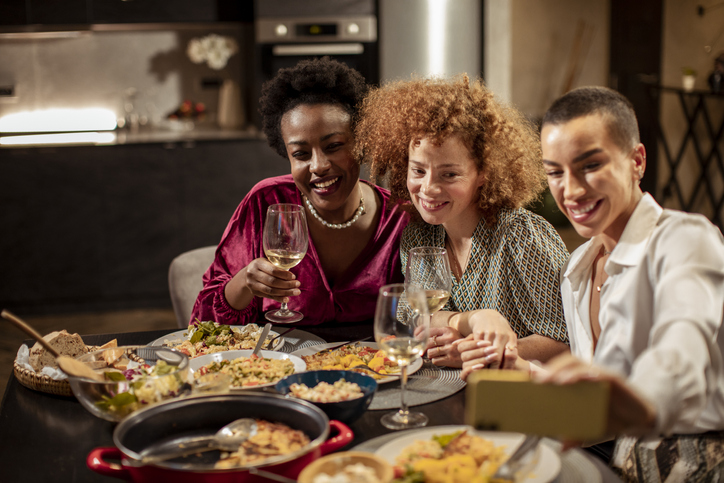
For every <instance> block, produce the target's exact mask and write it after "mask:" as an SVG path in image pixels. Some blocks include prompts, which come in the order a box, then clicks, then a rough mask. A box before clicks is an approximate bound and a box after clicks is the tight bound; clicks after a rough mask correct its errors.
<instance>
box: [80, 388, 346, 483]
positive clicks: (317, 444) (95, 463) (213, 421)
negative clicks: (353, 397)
mask: <svg viewBox="0 0 724 483" xmlns="http://www.w3.org/2000/svg"><path fill="white" fill-rule="evenodd" d="M239 418H256V419H263V420H266V421H272V422H279V423H284V424H286V425H287V426H289V427H291V428H292V429H298V430H301V431H303V432H304V433H305V434H306V435H307V436H308V437H309V439H310V443H309V444H308V445H307V446H306V447H304V448H302V449H300V450H298V451H295V452H293V453H290V454H289V455H286V456H284V457H280V458H278V459H275V460H274V461H273V462H272V463H271V464H261V465H258V466H255V468H259V469H262V470H264V471H267V472H271V473H275V474H278V475H281V476H285V477H287V478H291V479H296V478H297V475H299V473H300V472H301V471H302V469H303V468H304V467H305V466H307V465H308V464H309V463H311V462H312V461H314V460H316V459H317V458H319V457H321V456H324V455H326V454H328V453H331V452H333V451H336V450H338V449H341V448H342V447H344V446H346V445H347V444H349V443H350V442H351V441H352V438H353V436H354V435H353V434H352V430H350V429H349V428H348V427H347V426H345V425H344V424H342V423H340V422H339V421H330V420H329V419H328V418H327V416H326V414H324V412H322V411H321V410H320V409H319V408H317V407H316V406H314V405H312V404H310V403H308V402H306V401H302V400H298V399H287V398H285V397H283V396H276V395H268V394H226V395H219V396H206V397H194V398H189V399H181V400H175V401H170V402H167V403H163V404H159V405H156V406H152V407H150V408H148V409H144V410H141V411H138V412H136V413H133V414H131V415H130V416H129V417H127V418H126V419H124V420H123V421H121V422H120V423H119V424H118V426H116V429H115V430H114V432H113V442H114V443H115V445H116V447H102V448H96V449H94V450H93V451H91V452H90V453H89V454H88V457H87V459H86V462H87V464H88V467H89V468H90V469H92V470H93V471H95V472H97V473H100V474H102V475H105V476H113V477H115V478H120V479H124V480H128V481H134V482H137V483H141V482H153V483H157V482H159V481H173V482H174V483H185V482H195V483H198V482H213V483H227V482H228V483H231V482H234V483H239V482H243V483H246V482H256V481H259V482H263V481H268V479H266V478H263V477H261V476H257V475H254V474H251V473H250V472H249V469H250V468H251V467H250V466H240V467H236V468H230V469H223V470H220V469H215V468H214V462H215V460H218V457H219V452H218V451H209V452H206V453H202V454H200V455H196V456H192V457H187V458H183V460H169V461H165V462H162V463H156V464H143V463H141V452H143V451H147V450H149V449H153V448H158V447H159V446H168V445H175V444H177V443H178V442H183V441H184V440H187V439H192V438H198V437H202V436H211V435H213V434H214V433H216V431H218V430H219V429H220V428H221V427H223V426H224V425H226V424H228V423H230V422H231V421H234V420H235V419H239ZM331 432H333V433H335V434H334V435H333V436H332V437H330V433H331ZM110 460H120V461H121V463H120V465H119V464H118V463H117V462H114V461H110Z"/></svg>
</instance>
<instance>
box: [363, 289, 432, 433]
mask: <svg viewBox="0 0 724 483" xmlns="http://www.w3.org/2000/svg"><path fill="white" fill-rule="evenodd" d="M374 330H375V340H376V341H377V344H378V346H379V348H380V349H382V350H383V351H385V353H386V354H387V357H389V358H390V359H392V360H393V361H395V362H397V364H398V365H399V366H400V370H401V377H400V410H399V411H397V412H394V413H389V414H385V415H384V416H383V417H382V419H381V420H380V421H381V423H382V425H383V426H384V427H386V428H389V429H407V428H419V427H422V426H425V425H426V424H427V421H428V419H427V416H425V415H424V414H422V413H420V412H410V411H409V410H408V408H407V403H406V402H405V387H406V386H407V367H408V366H409V365H410V363H411V362H413V361H415V360H416V359H417V358H418V357H420V356H421V355H422V353H423V352H424V350H425V347H426V346H427V338H428V336H429V331H430V316H429V314H428V310H427V303H426V301H425V294H424V292H423V291H422V290H421V289H420V288H419V287H417V286H415V285H408V286H407V288H406V287H405V285H404V284H401V283H395V284H391V285H384V286H383V287H381V288H380V292H379V296H378V297H377V309H376V310H375V324H374Z"/></svg>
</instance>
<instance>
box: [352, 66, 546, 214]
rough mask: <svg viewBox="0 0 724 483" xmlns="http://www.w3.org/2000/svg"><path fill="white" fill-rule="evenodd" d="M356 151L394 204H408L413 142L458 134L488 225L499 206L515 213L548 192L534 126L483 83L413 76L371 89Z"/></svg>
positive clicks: (359, 128) (362, 111) (440, 141)
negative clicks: (478, 173) (479, 181)
mask: <svg viewBox="0 0 724 483" xmlns="http://www.w3.org/2000/svg"><path fill="white" fill-rule="evenodd" d="M355 132H356V147H355V154H356V156H357V159H359V160H360V161H361V162H363V163H366V164H369V168H370V173H371V176H372V179H373V180H376V179H384V178H385V177H386V180H387V184H388V186H389V188H390V191H391V192H392V196H393V198H395V199H397V200H409V199H410V195H409V193H408V191H407V163H408V159H409V147H410V143H411V142H412V141H414V140H419V139H423V138H428V139H430V140H431V141H432V142H434V143H436V144H442V143H443V141H444V140H445V139H446V138H448V137H449V136H453V135H455V136H458V137H459V138H460V140H461V141H462V142H463V144H464V145H465V146H466V147H467V148H468V150H469V151H470V153H471V157H472V158H473V159H474V160H475V162H476V164H477V167H478V169H479V170H483V171H484V172H485V176H486V183H485V184H484V185H483V186H482V188H481V190H480V197H479V200H478V207H479V208H480V210H481V212H482V215H483V217H484V218H485V220H486V222H487V223H489V224H494V223H495V222H496V220H497V214H498V212H499V211H500V209H501V208H519V207H523V206H526V205H528V204H529V203H531V202H532V201H535V200H536V199H538V198H539V197H540V194H541V193H542V192H543V191H544V189H545V187H546V178H545V172H544V171H543V163H542V161H541V152H540V142H539V140H538V132H537V129H536V128H535V127H534V126H533V125H532V123H530V122H529V121H528V120H527V119H526V118H525V117H524V116H523V115H522V114H521V113H520V112H519V111H518V110H517V109H515V108H513V107H510V106H506V105H504V104H502V103H501V102H499V101H497V100H496V99H495V97H494V95H493V93H492V92H491V91H490V90H489V89H488V88H487V87H485V85H484V84H483V82H482V81H476V82H472V83H471V82H470V80H469V79H468V76H466V75H462V76H459V77H457V78H455V79H452V80H441V79H420V78H413V79H412V80H409V81H396V82H393V83H390V84H387V85H384V86H382V87H380V88H377V89H374V90H373V91H371V92H370V94H369V95H368V96H367V97H366V98H365V100H364V102H363V105H362V109H361V111H360V121H359V123H358V124H357V127H356V130H355Z"/></svg>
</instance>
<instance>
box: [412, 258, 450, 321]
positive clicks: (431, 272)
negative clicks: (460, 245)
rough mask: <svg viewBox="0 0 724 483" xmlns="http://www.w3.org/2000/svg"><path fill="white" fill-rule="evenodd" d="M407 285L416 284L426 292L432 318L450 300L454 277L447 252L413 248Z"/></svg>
mask: <svg viewBox="0 0 724 483" xmlns="http://www.w3.org/2000/svg"><path fill="white" fill-rule="evenodd" d="M405 284H406V285H410V284H415V285H418V286H420V287H421V288H422V289H423V290H424V291H425V299H426V300H427V306H428V311H429V312H430V315H431V316H432V315H433V314H434V313H435V312H437V311H438V310H440V309H441V308H443V307H444V306H445V304H446V303H447V301H448V300H449V299H450V292H451V290H452V275H451V272H450V262H449V261H448V258H447V250H445V249H444V248H438V247H417V248H412V249H411V250H410V252H409V253H408V254H407V267H406V268H405Z"/></svg>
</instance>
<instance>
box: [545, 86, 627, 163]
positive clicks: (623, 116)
mask: <svg viewBox="0 0 724 483" xmlns="http://www.w3.org/2000/svg"><path fill="white" fill-rule="evenodd" d="M591 114H598V115H600V116H602V117H603V119H604V122H605V123H606V126H607V128H608V134H609V135H610V136H611V139H612V140H613V142H614V143H616V145H617V146H618V147H620V148H621V149H623V150H629V149H632V148H633V147H634V146H635V145H636V144H638V143H639V142H640V136H639V126H638V121H637V120H636V113H635V112H634V108H633V105H632V104H631V102H630V101H629V100H628V99H626V98H625V97H624V96H623V95H621V94H620V93H619V92H616V91H615V90H613V89H609V88H608V87H601V86H590V87H579V88H577V89H574V90H572V91H570V92H568V93H567V94H565V95H563V96H561V97H559V98H558V99H557V100H556V101H555V102H553V104H552V105H551V107H550V108H548V111H546V113H545V115H544V116H543V124H542V126H545V125H546V124H553V125H556V124H564V123H567V122H568V121H572V120H573V119H576V118H579V117H583V116H588V115H591Z"/></svg>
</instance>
